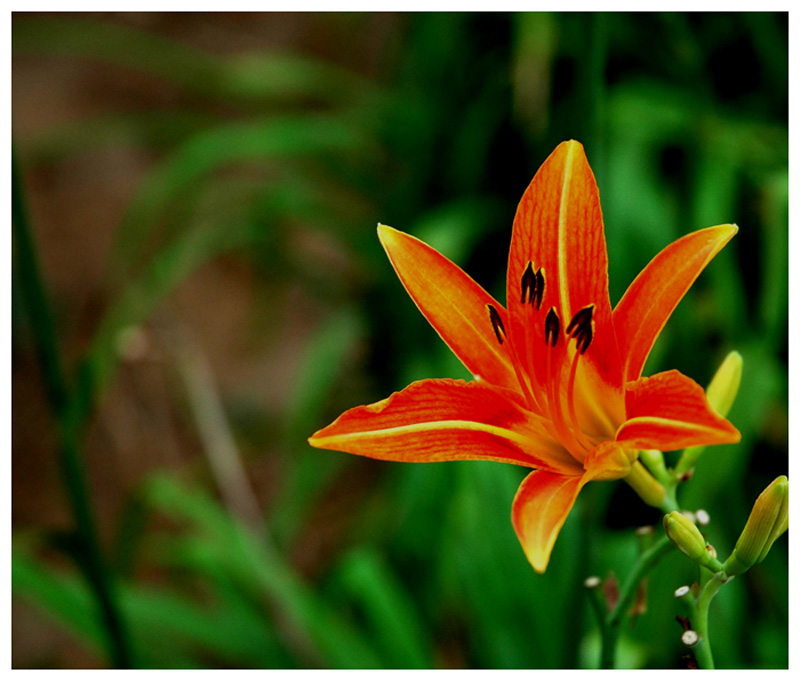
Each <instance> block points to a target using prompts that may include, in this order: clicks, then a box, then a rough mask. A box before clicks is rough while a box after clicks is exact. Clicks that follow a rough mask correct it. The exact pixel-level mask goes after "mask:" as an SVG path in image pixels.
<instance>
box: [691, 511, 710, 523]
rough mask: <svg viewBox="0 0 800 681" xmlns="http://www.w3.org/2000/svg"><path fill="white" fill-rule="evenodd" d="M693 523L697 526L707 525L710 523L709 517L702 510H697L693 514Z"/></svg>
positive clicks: (706, 512)
mask: <svg viewBox="0 0 800 681" xmlns="http://www.w3.org/2000/svg"><path fill="white" fill-rule="evenodd" d="M694 519H695V522H696V523H697V524H698V525H708V523H710V522H711V516H710V515H708V511H706V510H705V509H704V508H698V509H697V510H696V511H695V513H694Z"/></svg>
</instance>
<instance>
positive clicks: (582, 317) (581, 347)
mask: <svg viewBox="0 0 800 681" xmlns="http://www.w3.org/2000/svg"><path fill="white" fill-rule="evenodd" d="M593 312H594V305H587V306H586V307H584V308H582V309H580V310H578V311H577V312H576V313H575V316H574V317H573V318H572V321H571V322H570V323H569V326H568V327H567V334H569V336H570V338H574V339H575V347H576V348H577V349H578V352H580V353H581V354H583V353H584V352H586V350H587V348H588V347H589V344H590V343H591V342H592V313H593Z"/></svg>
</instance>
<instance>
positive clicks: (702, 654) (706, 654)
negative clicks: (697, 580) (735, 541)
mask: <svg viewBox="0 0 800 681" xmlns="http://www.w3.org/2000/svg"><path fill="white" fill-rule="evenodd" d="M726 581H728V578H727V576H726V575H725V573H723V572H718V573H716V574H715V575H714V577H713V578H712V579H710V580H709V581H708V582H706V584H705V586H703V588H702V589H701V590H700V594H699V595H698V596H697V614H696V615H695V618H694V620H693V621H692V628H693V629H694V630H695V631H696V632H697V635H698V636H699V637H700V639H699V640H698V642H697V645H695V647H694V648H693V652H694V657H695V659H696V660H697V664H698V665H699V667H700V668H701V669H714V656H713V655H712V654H711V641H710V639H709V637H708V610H709V606H710V605H711V600H712V599H713V598H714V596H716V595H717V591H719V590H720V587H721V586H722V585H723V584H724V583H725V582H726Z"/></svg>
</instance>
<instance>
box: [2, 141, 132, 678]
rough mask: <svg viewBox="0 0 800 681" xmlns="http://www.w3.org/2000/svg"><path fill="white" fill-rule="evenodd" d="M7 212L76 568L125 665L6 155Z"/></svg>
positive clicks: (15, 178) (74, 430) (125, 649)
mask: <svg viewBox="0 0 800 681" xmlns="http://www.w3.org/2000/svg"><path fill="white" fill-rule="evenodd" d="M11 214H12V228H13V235H14V242H15V251H16V262H17V267H18V273H19V285H20V289H21V294H22V298H23V300H24V301H25V307H26V308H27V313H28V317H29V319H30V323H31V328H32V330H33V335H34V341H35V345H36V353H37V355H38V357H39V362H40V365H41V367H42V378H43V381H44V384H45V390H46V393H47V398H48V402H49V403H50V409H51V411H52V413H53V417H54V419H55V421H56V423H57V428H58V437H59V441H60V442H59V449H58V453H59V463H60V465H61V469H62V474H63V476H64V483H65V486H66V490H67V496H68V498H69V502H70V505H71V507H72V514H73V517H74V520H75V525H76V536H77V539H78V543H79V548H80V552H79V553H80V559H79V566H80V568H81V569H82V570H83V572H84V576H85V577H86V580H87V582H88V583H89V587H90V589H91V590H92V592H93V593H94V596H95V599H96V601H97V605H98V607H99V609H100V613H101V617H102V619H103V621H104V624H105V626H106V630H107V631H108V634H109V648H110V655H111V659H112V662H113V664H114V666H116V667H120V668H127V667H130V654H129V650H130V648H129V646H128V641H127V638H126V636H125V632H124V628H123V626H122V618H121V616H120V607H119V603H118V601H117V599H116V595H115V593H114V590H113V588H112V581H111V575H110V574H109V572H108V570H107V567H106V565H105V563H104V561H103V558H102V554H101V552H100V546H99V543H98V541H97V533H96V530H95V524H94V519H93V516H92V510H91V507H90V505H89V494H88V486H87V483H86V475H85V473H84V470H83V465H82V461H81V459H82V456H81V451H80V444H79V430H80V428H79V424H76V423H75V421H74V419H71V418H70V416H69V412H70V409H69V389H68V387H67V384H66V381H65V379H64V373H63V370H62V362H61V354H60V351H59V348H58V342H57V340H56V339H57V336H56V331H55V324H54V323H53V318H52V313H51V310H50V305H49V303H48V299H47V293H46V291H45V288H44V284H43V282H42V278H41V275H40V272H39V264H38V261H37V257H36V246H35V243H34V240H33V235H32V234H31V230H30V220H29V218H28V212H27V204H26V201H25V195H24V189H23V186H22V182H21V178H20V175H19V170H18V167H17V160H16V155H15V154H14V153H13V151H12V156H11Z"/></svg>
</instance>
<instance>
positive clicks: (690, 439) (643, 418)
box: [616, 370, 741, 451]
mask: <svg viewBox="0 0 800 681" xmlns="http://www.w3.org/2000/svg"><path fill="white" fill-rule="evenodd" d="M625 407H626V411H627V416H628V420H627V421H625V423H623V424H622V425H621V426H620V427H619V429H618V430H617V437H616V440H617V442H619V443H620V444H621V445H623V446H625V447H629V448H632V449H660V450H662V451H670V450H673V449H683V448H684V447H690V446H693V445H717V444H728V443H732V442H738V441H739V440H740V438H741V435H740V434H739V431H738V430H736V428H734V426H733V425H732V424H731V422H730V421H728V420H727V419H725V418H723V417H722V416H720V415H719V414H718V413H717V412H716V411H715V410H714V408H713V407H712V406H711V405H710V404H709V403H708V399H706V393H705V391H704V390H703V388H701V387H700V386H699V385H698V384H697V383H695V382H694V381H693V380H692V379H691V378H689V377H687V376H684V375H683V374H682V373H680V372H679V371H675V370H672V371H664V372H662V373H660V374H654V375H653V376H649V377H646V378H640V379H639V380H637V381H632V382H631V383H629V384H628V385H627V390H626V393H625Z"/></svg>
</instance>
